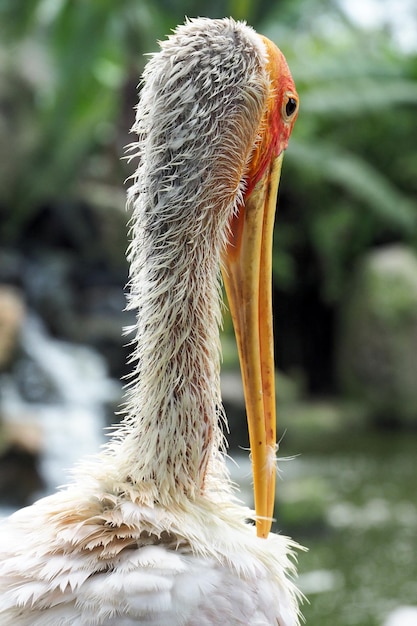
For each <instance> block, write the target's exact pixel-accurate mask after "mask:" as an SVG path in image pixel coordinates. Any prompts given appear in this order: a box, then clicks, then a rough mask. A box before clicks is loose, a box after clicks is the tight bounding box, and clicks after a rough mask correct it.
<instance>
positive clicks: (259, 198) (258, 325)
mask: <svg viewBox="0 0 417 626" xmlns="http://www.w3.org/2000/svg"><path fill="white" fill-rule="evenodd" d="M282 159H283V152H281V154H280V155H279V156H278V157H276V158H275V159H273V160H272V161H271V164H270V166H269V167H268V168H267V169H266V171H265V173H264V174H263V176H262V178H261V179H260V180H259V181H258V183H257V184H256V185H255V187H254V189H253V191H252V192H251V193H250V195H249V196H248V197H247V198H246V201H245V204H244V205H243V206H242V207H240V208H239V213H238V214H237V215H236V216H235V217H234V218H233V223H232V232H233V239H232V240H231V241H230V242H229V245H228V248H227V252H226V255H225V258H224V268H223V280H224V284H225V287H226V293H227V298H228V300H229V307H230V311H231V315H232V319H233V325H234V328H235V334H236V340H237V345H238V350H239V359H240V366H241V371H242V379H243V387H244V393H245V403H246V414H247V419H248V429H249V441H250V448H251V453H252V471H253V482H254V492H255V511H256V529H257V534H258V536H259V537H267V536H268V533H269V531H270V529H271V524H272V517H273V512H274V501H275V474H276V468H275V454H276V410H275V375H274V342H273V323H272V238H273V229H274V219H275V208H276V199H277V194H278V185H279V180H280V176H281V165H282Z"/></svg>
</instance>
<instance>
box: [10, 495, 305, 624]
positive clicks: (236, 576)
mask: <svg viewBox="0 0 417 626" xmlns="http://www.w3.org/2000/svg"><path fill="white" fill-rule="evenodd" d="M196 506H197V505H196ZM204 506H205V505H204V504H201V503H200V504H199V505H198V507H197V508H196V511H195V529H196V532H195V535H194V537H193V534H192V529H191V527H190V523H191V522H190V520H192V519H193V515H192V514H190V511H188V512H186V513H183V515H184V517H183V520H187V521H186V522H185V521H184V524H183V528H182V529H181V528H178V526H179V525H181V524H182V521H181V512H180V511H177V513H176V516H175V515H173V516H172V518H171V519H170V518H169V515H167V514H166V512H165V513H164V511H159V510H158V509H157V508H148V507H144V506H140V505H139V504H137V503H134V502H132V501H131V500H130V501H129V500H128V499H116V498H113V497H110V496H105V495H104V494H102V496H101V498H91V497H86V498H85V500H84V501H83V500H82V499H80V497H79V493H78V494H77V492H76V490H75V489H72V490H71V489H69V490H67V491H63V492H60V493H58V494H55V495H53V496H50V497H48V498H45V499H44V500H40V501H39V502H38V503H36V504H35V505H33V506H31V507H28V508H26V509H22V510H21V511H19V512H18V513H17V514H15V515H14V516H12V517H11V518H9V519H8V520H7V522H5V523H3V524H2V525H1V527H0V623H1V624H2V626H67V625H68V626H69V625H70V624H71V626H74V625H79V626H116V625H117V626H124V625H125V626H128V625H129V626H130V625H133V624H142V625H143V626H145V625H149V626H150V625H152V626H167V625H170V626H205V625H206V626H213V625H216V624H227V625H230V626H239V625H247V624H251V626H277V625H279V626H295V625H296V624H297V623H298V621H297V617H296V610H295V609H294V603H293V600H294V598H293V595H292V592H291V587H290V588H289V589H290V592H288V590H287V589H284V588H283V586H281V584H280V580H283V578H282V576H283V571H282V570H283V569H285V568H286V567H287V565H288V563H286V562H284V563H280V562H279V560H278V557H277V556H276V555H277V554H284V553H286V552H287V549H288V546H287V545H286V543H285V541H286V540H285V539H284V538H282V537H277V536H271V538H270V540H267V541H265V540H263V539H258V538H257V537H256V536H255V535H254V533H252V532H251V529H250V527H248V526H247V524H245V523H244V520H242V523H241V524H240V523H239V520H238V516H239V510H240V509H241V511H240V514H242V513H244V512H245V511H246V510H245V509H244V507H239V506H237V505H235V508H236V516H235V518H233V516H232V515H231V511H230V506H229V510H228V511H225V513H224V516H223V517H224V519H223V520H222V515H220V517H219V516H218V515H216V514H214V513H211V511H210V509H211V508H212V505H211V504H209V503H207V506H206V510H204ZM219 508H221V505H220V507H219ZM220 513H221V511H220ZM197 517H204V518H205V526H204V527H203V528H201V527H200V526H201V525H200V524H198V523H197V522H198V519H197ZM228 517H229V518H230V522H229V523H228V522H227V518H228ZM187 525H188V526H187ZM219 525H220V526H221V528H219ZM197 528H198V530H197ZM152 529H153V531H152ZM29 530H30V532H29ZM219 530H220V531H221V533H220V534H219ZM187 536H188V537H189V538H190V539H189V540H187V539H186V537H187ZM212 536H216V537H217V546H215V548H214V550H213V549H212V547H210V548H209V547H208V546H211V544H212V539H211V537H212ZM219 537H221V539H220V540H219ZM284 548H285V552H284V550H283V549H284ZM205 552H206V554H205ZM274 552H275V553H276V554H275V560H274ZM274 567H275V570H276V571H274Z"/></svg>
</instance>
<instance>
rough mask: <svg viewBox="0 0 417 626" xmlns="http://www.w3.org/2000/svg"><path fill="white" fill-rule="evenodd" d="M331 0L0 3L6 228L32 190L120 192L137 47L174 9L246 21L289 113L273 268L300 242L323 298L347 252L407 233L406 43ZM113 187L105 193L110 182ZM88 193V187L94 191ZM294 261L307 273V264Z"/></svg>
mask: <svg viewBox="0 0 417 626" xmlns="http://www.w3.org/2000/svg"><path fill="white" fill-rule="evenodd" d="M338 6H339V5H338V4H336V2H332V1H331V0H313V1H309V2H307V0H295V1H294V0H293V1H290V0H281V1H280V2H276V1H274V2H273V1H271V0H262V1H257V2H256V1H255V0H229V1H228V2H219V1H217V0H212V1H211V2H210V3H208V2H202V1H200V0H153V1H152V2H151V1H150V0H148V1H145V0H124V2H114V1H113V0H89V1H87V0H2V2H1V3H0V40H1V42H2V43H1V44H0V146H1V148H0V150H1V154H0V158H1V162H2V168H1V173H0V205H1V208H2V213H3V216H4V219H3V229H2V233H3V241H4V239H5V238H7V240H8V241H11V240H12V239H13V238H16V237H18V235H19V232H20V230H21V229H22V228H24V227H25V224H27V223H28V221H30V219H31V218H32V216H33V215H34V214H36V211H38V210H39V207H41V206H42V205H45V203H54V202H60V201H61V199H62V198H63V197H74V198H82V199H85V200H87V201H93V202H95V201H97V198H99V200H98V201H99V202H100V201H103V198H104V201H106V200H107V202H112V201H114V203H115V204H117V203H119V204H121V203H122V200H121V198H122V195H123V194H122V190H121V181H122V180H123V179H124V178H125V177H126V176H127V175H128V174H129V172H128V170H127V169H126V166H125V164H124V163H123V162H121V161H120V157H121V155H122V154H123V146H124V145H125V144H126V143H128V142H129V137H128V135H127V129H128V128H129V127H130V125H131V124H132V121H133V106H134V104H135V100H136V85H137V83H138V82H139V76H140V73H141V71H142V68H143V64H144V60H145V59H144V56H143V53H144V52H150V51H153V50H155V49H156V46H157V44H156V40H157V39H158V38H163V37H164V36H165V35H166V34H167V33H169V31H170V29H171V28H173V27H174V26H175V25H176V24H177V23H178V22H182V21H183V20H184V16H185V15H188V16H190V17H192V16H196V15H208V16H210V17H220V16H221V15H233V16H234V17H235V18H238V19H241V18H243V19H247V20H248V21H249V22H250V23H251V24H253V26H255V27H256V28H257V29H258V30H259V31H260V32H263V33H264V34H266V35H267V36H269V37H270V38H271V39H273V40H274V41H276V42H277V43H278V45H279V46H280V47H281V48H282V50H283V51H284V53H285V55H286V57H287V60H288V62H289V65H290V67H291V70H292V73H293V75H294V78H295V81H296V84H297V88H298V90H299V93H300V97H301V111H300V116H299V120H298V122H297V125H296V128H295V131H294V133H293V137H292V139H291V142H290V147H289V149H288V154H287V155H286V159H285V164H284V173H283V180H282V185H281V202H280V218H279V226H278V227H277V231H276V241H277V245H276V251H275V258H274V266H275V280H276V283H277V285H278V287H280V288H281V289H283V290H288V291H290V290H291V289H293V288H294V284H295V283H297V281H298V279H299V273H300V269H299V268H298V267H297V258H298V256H299V254H300V250H306V249H308V250H309V251H310V253H309V254H310V256H311V257H312V258H314V260H315V266H316V271H317V272H318V273H319V276H318V278H319V280H320V282H321V284H322V297H323V299H324V300H326V301H327V302H337V301H338V299H339V298H340V296H341V294H342V293H343V290H344V285H345V282H346V279H347V274H348V272H349V270H350V268H351V265H352V263H353V262H354V261H355V260H356V258H357V257H358V256H360V255H361V254H362V253H363V252H364V251H365V250H366V249H367V248H369V247H370V246H373V245H377V244H379V243H383V242H385V241H393V240H399V241H404V242H408V243H410V244H411V245H413V246H414V245H416V243H417V236H416V235H417V205H416V199H415V197H416V191H417V179H416V176H415V171H416V167H417V152H416V149H415V130H414V129H415V113H416V106H417V56H416V53H415V52H414V53H409V54H405V53H403V52H401V51H399V50H398V49H397V48H395V46H394V45H393V43H392V40H391V38H390V37H389V34H388V33H387V32H377V31H375V32H372V31H366V32H364V31H361V30H358V29H357V28H356V27H355V26H353V25H352V24H351V23H349V22H348V20H347V18H346V17H345V16H344V15H343V13H342V12H341V10H340V8H338ZM112 194H113V195H112ZM100 199H101V200H100ZM307 271H308V270H307Z"/></svg>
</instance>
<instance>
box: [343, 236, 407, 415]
mask: <svg viewBox="0 0 417 626" xmlns="http://www.w3.org/2000/svg"><path fill="white" fill-rule="evenodd" d="M339 328H340V334H339V342H338V348H337V361H338V376H339V383H340V387H341V389H342V391H343V392H344V393H345V394H347V395H348V396H350V397H351V398H354V399H356V400H359V401H361V402H363V403H365V405H366V406H367V407H368V409H369V412H370V414H371V416H372V417H373V418H375V419H377V420H379V421H381V422H383V423H386V424H390V425H391V424H396V423H398V422H400V423H401V422H406V423H414V424H417V356H416V355H417V257H416V255H415V254H414V252H413V251H412V250H410V249H409V248H407V247H405V246H400V245H398V246H390V247H386V248H383V249H378V250H376V251H374V252H372V253H370V254H369V255H368V256H367V257H366V258H364V259H363V261H362V263H361V265H360V266H359V267H358V269H357V271H356V273H355V274H354V277H353V283H352V287H351V289H350V290H349V291H348V293H347V296H346V298H345V301H344V304H343V307H342V312H341V316H340V327H339Z"/></svg>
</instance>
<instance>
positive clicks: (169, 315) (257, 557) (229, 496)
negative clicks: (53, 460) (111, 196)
mask: <svg viewBox="0 0 417 626" xmlns="http://www.w3.org/2000/svg"><path fill="white" fill-rule="evenodd" d="M159 46H160V47H159V50H158V51H157V52H156V53H154V54H153V55H151V57H150V59H149V60H148V62H147V63H146V66H145V69H144V72H143V76H142V83H141V89H140V95H139V103H138V105H137V108H136V116H135V121H134V124H133V127H132V132H133V133H134V134H135V140H134V141H133V142H132V143H131V144H130V146H129V147H128V148H127V158H128V160H129V161H131V162H132V163H134V164H135V167H134V168H132V169H134V173H133V174H132V176H131V179H130V181H129V189H128V192H127V196H128V197H127V204H128V207H129V208H130V215H131V217H130V235H129V244H128V250H127V257H128V261H129V264H130V273H129V283H128V294H127V308H128V309H130V310H132V311H135V315H136V317H135V320H136V322H135V324H134V326H133V328H131V329H130V333H131V337H132V338H131V343H132V350H131V358H130V361H129V362H130V368H131V375H130V378H129V380H128V381H127V383H126V396H125V399H124V406H123V413H124V415H123V417H122V418H121V419H120V421H119V423H118V424H117V425H116V426H114V428H113V430H112V432H111V433H110V436H109V439H108V441H107V442H106V443H105V444H104V446H103V448H102V449H101V450H100V451H98V452H97V454H96V455H95V456H93V457H90V458H88V459H85V460H83V461H81V462H80V463H79V464H78V465H77V466H76V467H75V468H74V469H73V471H72V474H71V477H70V478H69V482H68V484H67V485H65V486H63V487H62V488H60V489H59V490H58V491H57V492H56V493H54V494H52V495H48V496H45V497H43V498H41V499H40V500H38V501H36V502H35V503H34V504H32V505H30V506H28V507H26V508H23V509H21V510H19V511H17V512H15V513H13V514H12V515H11V516H10V517H9V518H7V519H6V520H5V521H3V522H2V524H1V526H0V622H1V624H2V625H3V626H11V625H13V626H67V625H70V624H71V625H72V626H74V625H80V626H116V625H117V626H130V625H132V626H133V625H135V624H142V625H144V626H151V625H152V626H168V625H169V626H214V625H217V624H219V625H220V624H222V625H223V624H225V625H229V626H239V625H245V626H247V625H248V624H250V625H251V626H272V625H273V626H296V625H298V624H299V620H300V608H299V606H300V602H301V598H300V594H299V592H298V590H297V588H296V584H295V582H294V576H295V569H296V563H295V560H296V553H297V551H298V546H297V544H296V543H295V542H294V541H293V540H291V539H290V538H287V537H285V536H283V535H281V534H274V533H270V532H269V531H270V528H271V523H272V516H273V501H274V494H275V474H276V453H277V445H276V441H275V440H276V434H275V422H276V414H275V391H274V362H273V359H274V356H273V340H272V339H273V336H272V332H273V331H272V312H271V309H272V305H271V298H272V296H271V290H272V286H271V272H272V270H271V263H272V261H271V258H272V234H273V225H274V214H275V206H276V198H277V190H278V184H279V179H280V173H281V164H282V159H283V154H284V151H285V149H286V148H287V145H288V141H289V137H290V134H291V131H292V128H293V125H294V122H295V120H296V117H297V115H298V107H299V101H298V95H297V91H296V88H295V85H294V81H293V79H292V77H291V73H290V70H289V68H288V65H287V62H286V60H285V57H284V55H283V53H282V52H281V51H280V50H279V49H278V48H277V47H276V45H275V44H274V43H273V42H272V41H270V40H269V39H267V38H265V37H263V36H262V35H259V34H258V33H257V32H256V31H255V30H253V29H252V28H251V27H250V26H249V25H247V24H246V23H245V22H240V21H235V20H234V19H232V18H221V19H209V18H203V17H202V18H194V19H187V20H186V21H185V22H184V23H183V24H181V25H179V26H178V27H177V28H176V29H175V30H174V31H173V32H172V33H171V34H170V35H169V36H168V37H167V38H166V39H165V40H164V41H162V42H160V43H159ZM222 276H223V281H222ZM222 282H223V283H224V286H225V290H226V294H227V299H228V301H229V307H230V312H231V316H232V320H233V324H234V327H235V333H236V338H237V345H238V352H239V358H240V362H241V370H242V379H243V385H244V391H245V404H246V411H247V420H248V425H249V437H250V446H251V455H252V466H253V484H254V499H255V510H254V511H253V510H252V509H250V508H249V507H248V506H246V505H244V504H243V503H242V502H241V501H240V499H239V494H238V492H237V489H236V487H235V485H234V484H233V483H232V481H231V478H230V475H229V471H228V468H227V464H226V460H227V447H226V442H225V435H224V432H226V431H225V426H224V424H223V422H224V421H225V420H226V417H225V412H224V409H223V407H222V401H221V393H220V365H221V350H220V340H219V327H220V326H221V320H222V311H223V304H222V293H221V291H222Z"/></svg>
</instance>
